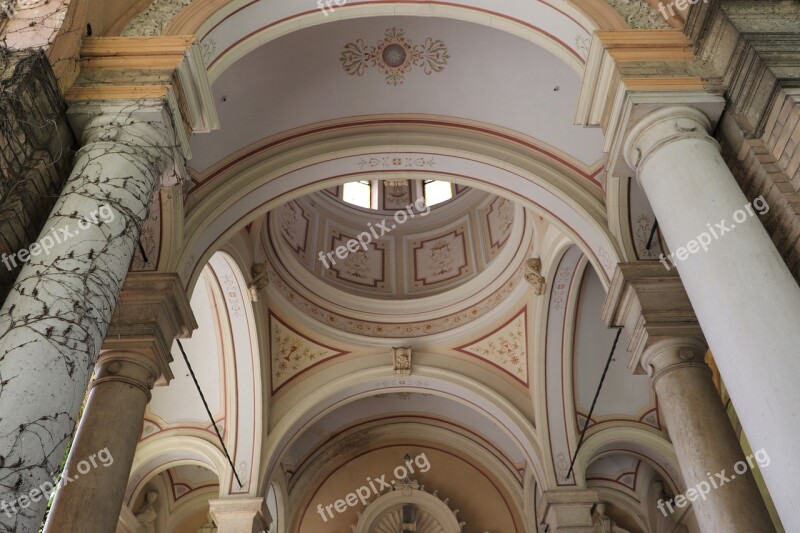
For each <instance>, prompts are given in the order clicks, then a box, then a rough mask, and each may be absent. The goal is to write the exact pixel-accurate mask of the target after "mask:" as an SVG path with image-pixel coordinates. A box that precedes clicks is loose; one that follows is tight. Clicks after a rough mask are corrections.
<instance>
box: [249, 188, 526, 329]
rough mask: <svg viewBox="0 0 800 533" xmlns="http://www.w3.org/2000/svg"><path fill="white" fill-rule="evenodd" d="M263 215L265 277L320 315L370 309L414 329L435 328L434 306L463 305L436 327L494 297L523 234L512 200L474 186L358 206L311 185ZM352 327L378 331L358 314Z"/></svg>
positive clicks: (439, 312) (510, 281)
mask: <svg viewBox="0 0 800 533" xmlns="http://www.w3.org/2000/svg"><path fill="white" fill-rule="evenodd" d="M264 225H265V226H264V228H263V231H262V233H261V234H262V245H263V248H264V251H265V255H266V257H267V260H268V263H269V264H270V266H271V268H270V275H271V278H272V280H273V281H275V282H276V283H275V284H274V285H275V286H276V288H278V289H279V291H280V292H282V293H283V296H285V297H286V299H287V300H288V301H291V302H292V303H294V304H295V306H296V307H298V308H300V309H301V310H302V311H304V312H305V313H306V314H309V315H311V316H312V317H314V318H316V319H318V320H321V321H322V322H324V323H326V324H329V325H330V324H332V323H334V322H336V320H335V319H333V318H332V316H331V315H332V314H333V315H336V316H337V317H340V318H341V317H347V318H350V319H353V318H354V319H360V320H362V321H365V323H366V322H370V321H375V320H376V318H377V319H378V322H379V323H382V324H384V325H385V326H386V327H387V330H388V328H390V327H391V326H390V325H391V324H398V325H400V324H403V325H406V326H407V325H408V324H409V322H427V328H426V330H425V331H421V332H420V333H431V332H435V331H436V330H437V328H434V327H431V322H433V321H435V320H440V319H442V316H443V314H444V315H445V318H447V317H448V316H452V315H453V314H457V313H459V312H465V311H466V312H467V313H468V315H467V316H464V317H462V318H463V320H462V319H457V320H453V321H452V323H451V324H450V325H449V326H447V327H443V328H440V329H439V330H440V331H442V330H446V329H451V328H452V327H456V326H458V325H461V324H463V323H465V322H467V321H469V320H471V319H474V318H477V317H479V316H481V315H482V314H483V313H484V312H485V311H487V310H488V309H489V308H491V307H494V306H495V305H497V304H498V303H500V301H502V300H503V299H504V296H503V295H504V294H506V293H507V292H508V291H509V290H511V289H513V288H514V287H515V286H516V285H517V283H518V281H519V278H520V277H521V272H522V267H523V263H524V260H525V259H526V258H527V257H528V255H529V252H530V250H531V247H532V242H533V230H532V227H531V226H532V222H531V220H530V219H529V216H528V215H527V213H526V212H525V210H524V209H523V208H522V207H521V206H519V205H516V204H514V203H513V202H512V201H510V200H507V199H505V198H501V197H498V196H494V195H492V194H489V193H487V192H484V191H480V190H477V189H467V190H466V191H462V192H461V193H460V194H458V195H457V197H456V198H454V199H452V200H450V201H449V202H447V203H444V204H441V205H439V206H436V207H433V208H430V207H427V206H425V205H424V202H422V201H416V202H413V203H409V204H408V206H407V208H406V209H400V210H396V211H389V210H369V209H362V208H360V207H355V206H351V205H348V204H346V203H344V202H342V201H340V200H339V199H337V198H336V197H335V196H332V195H331V194H330V193H329V192H327V191H319V192H315V193H312V194H309V195H307V196H304V197H301V198H299V199H297V200H293V201H291V202H288V203H286V204H284V205H282V206H280V207H279V208H277V209H275V210H273V211H271V212H270V213H269V214H268V215H267V216H266V217H265V220H264ZM387 300H391V301H392V304H391V306H390V307H387V305H386V301H387ZM443 311H445V313H443ZM428 317H430V318H428ZM433 317H435V318H433ZM337 325H341V324H337ZM355 329H356V331H357V332H358V333H367V334H369V333H370V332H371V333H373V334H377V335H378V336H384V335H382V334H381V332H380V331H377V330H373V331H370V330H371V329H372V328H370V327H368V326H365V324H364V323H362V324H361V325H360V327H356V328H355ZM387 330H384V333H386V331H387ZM409 334H411V335H410V336H414V335H413V332H412V331H410V330H409V329H404V330H403V331H398V332H397V334H390V336H409Z"/></svg>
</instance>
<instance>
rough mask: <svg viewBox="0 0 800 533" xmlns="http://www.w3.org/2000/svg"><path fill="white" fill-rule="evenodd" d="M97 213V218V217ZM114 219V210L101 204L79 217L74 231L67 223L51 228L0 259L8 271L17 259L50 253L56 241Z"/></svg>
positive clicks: (23, 259) (61, 240) (26, 259)
mask: <svg viewBox="0 0 800 533" xmlns="http://www.w3.org/2000/svg"><path fill="white" fill-rule="evenodd" d="M98 215H99V217H100V218H99V219H98ZM113 220H114V212H113V211H112V210H111V207H110V206H109V205H107V204H102V205H101V206H100V207H98V208H97V209H95V210H94V211H92V212H90V213H89V215H88V216H85V217H81V218H80V220H78V228H79V229H76V230H74V231H70V227H69V224H67V225H66V226H64V227H63V228H53V230H52V231H51V232H50V233H52V236H50V234H48V235H45V236H44V237H42V238H41V239H39V241H38V242H35V243H33V244H31V245H30V246H29V247H28V248H23V249H22V250H18V251H16V252H15V253H13V254H11V255H10V256H9V255H6V254H3V255H2V256H0V261H2V262H3V264H4V265H5V266H6V268H7V269H8V270H9V271H10V270H12V269H14V268H16V267H17V260H19V262H20V263H27V262H28V260H29V259H30V258H31V257H36V256H37V255H39V254H41V253H42V252H44V254H45V255H50V248H52V247H53V246H55V245H56V243H59V244H61V243H62V242H65V241H66V240H67V239H70V238H72V237H74V236H75V235H77V234H78V232H79V231H80V230H82V229H88V228H89V227H90V226H91V225H92V224H96V225H100V224H102V223H103V222H106V223H108V222H111V221H113Z"/></svg>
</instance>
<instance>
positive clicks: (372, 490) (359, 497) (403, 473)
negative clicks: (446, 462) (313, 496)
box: [317, 453, 431, 522]
mask: <svg viewBox="0 0 800 533" xmlns="http://www.w3.org/2000/svg"><path fill="white" fill-rule="evenodd" d="M406 457H408V456H406ZM414 465H416V466H417V468H419V471H420V472H427V471H428V470H430V469H431V463H430V461H428V457H427V456H426V455H425V454H424V453H421V454H419V455H417V456H416V457H414V458H413V459H411V458H408V459H406V462H405V464H404V465H400V466H398V467H397V468H395V469H394V472H392V473H393V474H394V477H395V479H393V480H392V481H388V482H387V481H386V474H384V475H382V476H381V477H378V478H375V479H372V478H371V477H367V485H362V486H361V487H359V488H358V489H356V491H355V492H351V493H350V494H348V495H347V496H345V497H344V499H343V500H336V501H335V502H334V503H332V504H330V505H326V506H325V507H324V508H323V507H322V504H319V505H317V513H319V515H320V516H321V517H322V521H323V522H327V521H328V519H329V518H333V516H334V515H333V510H336V512H337V513H343V512H345V511H346V510H347V508H348V507H354V506H355V505H357V504H358V503H359V502H361V505H367V503H368V502H369V500H370V498H371V497H372V496H373V494H374V495H375V496H378V495H379V494H380V493H381V491H383V490H384V489H391V488H392V486H393V485H395V484H396V483H397V482H398V481H402V480H404V479H406V478H407V477H408V476H409V475H411V474H413V473H414ZM326 513H327V515H326Z"/></svg>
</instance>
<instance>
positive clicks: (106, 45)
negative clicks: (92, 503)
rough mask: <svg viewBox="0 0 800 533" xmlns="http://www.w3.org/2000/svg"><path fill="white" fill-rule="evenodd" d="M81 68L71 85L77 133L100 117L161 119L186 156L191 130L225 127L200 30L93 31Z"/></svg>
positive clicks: (69, 95)
mask: <svg viewBox="0 0 800 533" xmlns="http://www.w3.org/2000/svg"><path fill="white" fill-rule="evenodd" d="M80 55H81V60H82V69H81V74H80V76H79V77H78V79H77V81H76V82H75V84H74V85H73V86H72V87H71V88H70V89H69V90H68V91H67V93H66V94H65V98H66V100H67V102H68V103H69V105H70V121H71V122H72V126H73V129H74V130H75V133H76V134H77V135H79V136H81V135H83V134H84V131H85V129H86V125H87V124H88V123H89V122H90V121H92V120H95V119H97V118H98V117H100V118H106V117H108V118H110V119H111V120H115V119H116V117H118V116H122V117H126V116H133V117H138V118H141V119H142V120H143V121H144V122H152V123H156V122H158V123H160V124H162V125H163V126H164V128H165V130H166V132H167V134H168V138H169V139H170V140H174V142H170V143H168V144H169V145H174V146H176V147H177V148H178V149H179V151H180V153H181V155H182V156H183V157H184V158H185V159H190V158H191V151H190V148H189V135H190V134H191V133H205V132H209V131H212V130H215V129H219V118H218V116H217V111H216V106H215V104H214V97H213V94H212V92H211V84H210V82H209V79H208V73H207V70H206V67H205V64H204V63H203V59H202V58H203V54H202V49H201V47H200V43H199V42H197V37H196V36H194V35H177V36H155V37H90V38H86V39H84V40H83V46H82V48H81V51H80Z"/></svg>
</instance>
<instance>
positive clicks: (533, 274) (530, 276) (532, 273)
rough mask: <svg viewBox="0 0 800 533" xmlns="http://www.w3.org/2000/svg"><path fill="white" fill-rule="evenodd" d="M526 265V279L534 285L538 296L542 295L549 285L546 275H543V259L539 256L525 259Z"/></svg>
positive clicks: (534, 290)
mask: <svg viewBox="0 0 800 533" xmlns="http://www.w3.org/2000/svg"><path fill="white" fill-rule="evenodd" d="M525 266H526V272H525V279H526V280H528V283H530V284H531V285H533V292H534V293H536V296H541V295H542V294H544V288H545V286H546V285H547V282H546V281H545V279H544V276H542V260H541V259H539V258H538V257H532V258H530V259H528V260H527V261H525Z"/></svg>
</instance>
